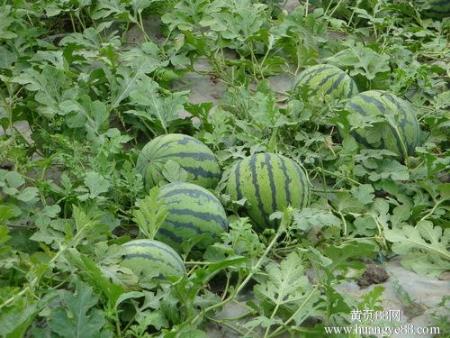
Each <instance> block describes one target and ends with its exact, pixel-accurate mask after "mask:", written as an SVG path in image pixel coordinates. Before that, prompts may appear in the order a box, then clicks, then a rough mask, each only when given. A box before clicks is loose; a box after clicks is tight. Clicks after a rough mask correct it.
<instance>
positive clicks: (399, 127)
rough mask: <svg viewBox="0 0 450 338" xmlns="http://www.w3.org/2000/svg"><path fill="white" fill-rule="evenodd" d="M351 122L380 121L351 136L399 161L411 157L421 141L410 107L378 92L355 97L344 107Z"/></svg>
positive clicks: (401, 101)
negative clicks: (392, 153)
mask: <svg viewBox="0 0 450 338" xmlns="http://www.w3.org/2000/svg"><path fill="white" fill-rule="evenodd" d="M346 110H347V111H348V112H349V113H350V116H349V117H350V119H351V118H352V114H354V115H353V118H355V119H369V120H370V118H371V117H376V118H382V120H383V122H379V123H374V124H373V125H372V126H370V127H367V128H357V129H354V130H352V131H351V135H352V136H353V137H354V138H355V139H356V140H357V141H358V142H359V143H360V144H362V145H364V146H366V147H368V148H374V149H378V148H383V149H388V150H391V151H393V152H395V153H397V154H399V155H400V156H401V157H402V158H405V157H406V155H413V154H414V151H415V148H416V146H418V145H419V144H420V141H421V131H420V127H419V123H418V121H417V118H416V114H415V112H414V109H413V107H412V106H411V105H410V104H409V103H408V102H407V101H405V100H402V99H400V98H398V97H397V96H395V95H393V94H391V93H388V92H386V91H381V90H369V91H366V92H363V93H360V94H358V95H356V96H354V97H353V98H352V99H351V100H350V101H349V102H348V103H347V105H346Z"/></svg>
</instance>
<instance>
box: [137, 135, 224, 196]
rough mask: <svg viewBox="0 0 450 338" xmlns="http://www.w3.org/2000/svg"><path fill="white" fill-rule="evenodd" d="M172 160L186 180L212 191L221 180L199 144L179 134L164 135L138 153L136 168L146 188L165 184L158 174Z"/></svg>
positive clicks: (212, 159)
mask: <svg viewBox="0 0 450 338" xmlns="http://www.w3.org/2000/svg"><path fill="white" fill-rule="evenodd" d="M168 161H174V162H176V163H178V165H179V166H180V167H181V168H183V169H184V170H185V171H186V172H187V173H188V175H187V176H188V177H187V181H188V182H192V183H195V184H198V185H201V186H203V187H206V188H214V187H215V186H216V185H217V183H218V182H219V179H220V177H221V171H220V168H219V164H218V162H217V159H216V157H215V155H214V154H213V153H212V151H211V150H210V149H209V148H208V147H207V146H206V145H205V144H203V143H202V142H200V141H199V140H196V139H195V138H193V137H191V136H188V135H183V134H166V135H161V136H158V137H156V138H155V139H153V140H151V141H150V142H149V143H148V144H147V145H146V146H145V147H144V148H143V149H142V151H141V153H140V154H139V157H138V160H137V163H136V169H137V171H138V172H139V173H141V175H142V176H143V177H144V180H145V183H146V188H147V189H148V188H151V187H152V186H153V185H155V184H158V183H160V182H161V181H162V182H165V180H166V178H165V177H164V176H163V175H162V173H161V171H162V169H163V168H164V165H165V164H166V163H167V162H168Z"/></svg>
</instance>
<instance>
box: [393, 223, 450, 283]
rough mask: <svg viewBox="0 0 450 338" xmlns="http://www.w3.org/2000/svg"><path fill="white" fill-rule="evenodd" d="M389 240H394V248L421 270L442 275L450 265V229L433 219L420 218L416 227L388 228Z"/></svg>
mask: <svg viewBox="0 0 450 338" xmlns="http://www.w3.org/2000/svg"><path fill="white" fill-rule="evenodd" d="M385 237H386V239H387V240H388V241H389V242H391V243H393V245H392V250H393V251H394V252H395V253H397V254H399V255H401V262H402V264H403V265H404V266H405V267H408V268H410V269H412V270H414V271H416V272H418V273H421V274H426V275H430V276H438V275H439V274H440V273H441V272H443V271H446V270H448V267H449V264H450V253H449V251H448V247H449V244H450V229H445V230H443V229H442V228H441V227H439V226H433V223H432V222H430V221H420V222H419V223H417V225H416V226H415V227H413V226H411V225H404V226H403V227H402V228H399V227H398V228H393V229H386V230H385Z"/></svg>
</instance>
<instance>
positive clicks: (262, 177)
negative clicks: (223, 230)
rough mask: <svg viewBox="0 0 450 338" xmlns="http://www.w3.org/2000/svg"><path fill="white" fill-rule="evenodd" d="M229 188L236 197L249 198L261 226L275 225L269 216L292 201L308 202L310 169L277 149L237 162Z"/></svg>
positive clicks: (300, 205)
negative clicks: (301, 165)
mask: <svg viewBox="0 0 450 338" xmlns="http://www.w3.org/2000/svg"><path fill="white" fill-rule="evenodd" d="M226 191H227V193H228V194H229V195H230V196H231V198H232V199H233V200H241V199H243V198H245V199H246V200H247V203H246V208H247V213H248V215H249V216H250V218H251V219H252V220H253V221H254V222H255V224H256V225H257V227H258V228H260V229H262V228H265V227H273V226H275V225H276V224H275V222H274V221H273V220H270V219H269V216H270V215H271V214H272V213H273V212H275V211H278V210H279V211H282V210H283V209H285V208H286V207H287V206H289V205H291V206H292V207H294V208H298V209H300V208H303V207H305V206H306V205H307V204H308V198H309V181H308V176H307V174H306V172H305V171H304V170H303V169H302V168H301V167H300V166H299V165H298V164H297V163H296V162H294V161H293V160H291V159H289V158H287V157H284V156H282V155H278V154H273V153H259V154H254V155H252V156H250V157H247V158H245V159H243V160H240V161H239V162H237V163H236V164H235V165H234V167H233V168H232V169H231V172H230V176H229V178H228V181H227V185H226Z"/></svg>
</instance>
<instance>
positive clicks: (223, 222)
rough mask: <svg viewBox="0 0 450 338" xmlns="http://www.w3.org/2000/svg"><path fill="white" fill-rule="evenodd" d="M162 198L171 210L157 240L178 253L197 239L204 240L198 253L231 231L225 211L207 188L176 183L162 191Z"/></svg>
mask: <svg viewBox="0 0 450 338" xmlns="http://www.w3.org/2000/svg"><path fill="white" fill-rule="evenodd" d="M159 198H160V199H161V200H162V201H163V202H164V204H165V205H166V207H167V211H168V213H167V216H166V219H165V221H164V223H163V224H162V225H161V227H160V228H159V230H158V233H157V234H156V239H158V240H160V241H162V242H164V243H167V244H169V245H170V246H171V247H173V248H175V249H176V250H178V251H179V250H180V249H181V247H180V246H181V244H182V243H183V242H185V241H187V240H188V239H190V238H193V237H194V236H202V235H203V236H202V238H201V240H200V241H199V242H198V243H196V245H195V247H196V248H197V249H205V248H206V247H207V246H208V245H210V244H212V243H214V242H215V241H216V240H217V239H218V238H219V235H220V234H221V233H222V232H224V231H226V230H227V228H228V220H227V215H226V213H225V210H224V208H223V206H222V204H221V203H220V201H219V200H218V198H217V197H216V196H214V195H213V194H212V193H211V192H209V191H208V190H206V189H205V188H203V187H200V186H198V185H195V184H192V183H187V182H184V183H183V182H174V183H170V184H167V185H164V186H163V187H161V190H160V192H159Z"/></svg>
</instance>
